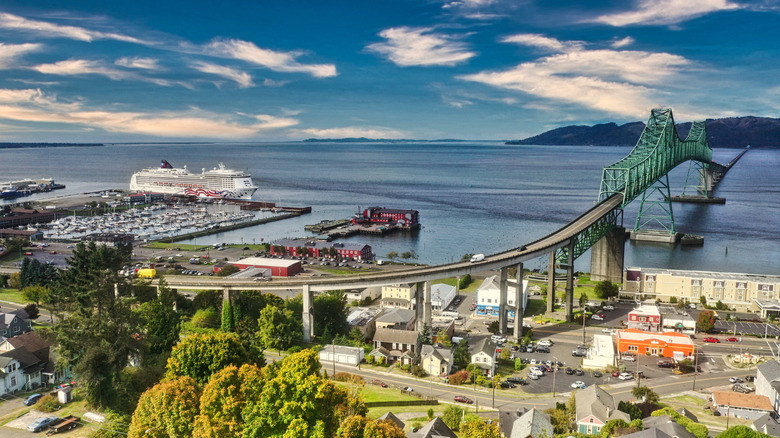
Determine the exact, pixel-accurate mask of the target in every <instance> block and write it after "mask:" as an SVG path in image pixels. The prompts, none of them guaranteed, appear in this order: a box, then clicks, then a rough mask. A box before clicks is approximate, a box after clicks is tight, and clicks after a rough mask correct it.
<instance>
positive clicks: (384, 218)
mask: <svg viewBox="0 0 780 438" xmlns="http://www.w3.org/2000/svg"><path fill="white" fill-rule="evenodd" d="M352 223H353V224H355V225H365V224H395V225H396V226H397V227H400V228H407V229H415V228H419V227H420V212H419V211H417V210H398V209H393V208H383V207H368V208H366V209H365V210H363V212H362V213H359V216H358V217H355V218H354V219H352Z"/></svg>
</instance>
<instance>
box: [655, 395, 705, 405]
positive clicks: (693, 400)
mask: <svg viewBox="0 0 780 438" xmlns="http://www.w3.org/2000/svg"><path fill="white" fill-rule="evenodd" d="M663 402H664V403H675V404H685V405H693V406H700V407H701V406H705V405H706V404H707V402H706V401H705V400H702V399H700V398H699V397H694V396H692V395H681V396H677V397H671V398H664V399H663Z"/></svg>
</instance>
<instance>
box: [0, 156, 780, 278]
mask: <svg viewBox="0 0 780 438" xmlns="http://www.w3.org/2000/svg"><path fill="white" fill-rule="evenodd" d="M629 151H630V148H625V147H553V146H505V145H502V144H498V143H442V144H432V143H422V144H417V143H403V144H373V143H372V144H354V143H349V144H339V143H324V144H319V143H280V144H218V145H215V144H208V145H132V146H130V145H120V146H105V147H94V148H77V147H72V148H71V147H68V148H50V149H2V150H0V181H7V180H10V179H16V178H25V177H53V178H54V179H55V181H57V182H59V183H63V184H66V185H67V189H65V190H63V191H58V192H54V193H51V194H45V195H36V197H48V196H57V195H62V194H66V193H80V192H85V191H95V190H104V189H107V188H125V189H126V188H127V186H128V183H129V180H130V175H131V174H132V173H133V172H135V171H137V170H139V169H141V168H144V167H152V166H157V165H158V164H159V162H160V159H167V160H168V161H170V162H171V163H172V164H173V165H174V166H177V167H178V166H183V165H185V164H186V165H188V167H189V168H190V169H192V170H193V171H198V170H199V169H201V168H203V167H206V168H210V167H214V166H216V165H217V164H218V163H219V162H224V163H225V164H226V165H227V166H228V167H233V168H241V169H246V170H248V171H249V172H251V173H252V175H253V176H254V178H255V180H256V182H257V184H258V185H259V186H260V189H259V190H258V191H257V192H256V193H255V195H254V198H255V199H256V200H263V201H269V202H275V203H277V204H279V205H285V206H312V207H313V212H312V214H310V215H306V216H303V217H300V218H295V219H290V220H285V221H281V222H277V223H273V224H266V225H262V226H258V227H254V228H248V229H243V230H237V231H233V232H229V233H223V234H217V235H214V236H210V237H204V238H200V239H198V240H197V241H196V243H200V244H207V243H215V242H222V241H224V242H235V243H241V242H243V243H251V242H255V243H259V242H261V241H271V240H274V239H278V238H290V237H297V236H306V235H307V234H308V233H306V232H305V231H304V230H303V226H304V225H305V224H309V223H315V222H318V221H320V220H321V219H338V218H345V217H348V216H351V215H352V214H354V213H355V212H357V211H358V209H359V208H365V207H369V206H380V207H392V208H402V209H416V210H419V211H420V218H421V221H422V223H423V229H422V230H421V231H420V232H419V233H417V234H414V235H408V234H396V235H390V236H386V237H382V238H372V237H368V236H354V237H352V238H350V239H347V241H354V242H365V243H368V244H370V245H371V246H372V247H373V248H374V252H375V253H376V254H378V255H379V256H383V255H385V254H387V253H388V252H389V251H396V252H398V253H402V252H405V251H409V250H414V251H415V252H416V253H417V254H418V256H419V259H418V261H420V262H424V263H431V264H434V263H443V262H449V261H451V260H457V259H459V258H460V256H461V255H462V254H464V253H486V254H489V253H493V252H498V251H501V250H505V249H508V248H512V247H517V246H519V245H522V244H523V243H526V242H529V241H532V240H535V239H538V238H539V237H542V236H544V235H546V234H548V233H550V232H551V231H553V230H555V229H557V228H559V227H560V226H561V225H563V224H564V223H566V222H568V221H570V220H571V219H573V218H575V217H576V216H578V215H579V214H581V213H582V212H584V211H585V210H586V209H588V208H590V207H591V206H592V205H593V202H594V200H595V199H596V198H597V197H598V189H599V183H600V181H601V169H602V168H603V167H604V166H607V165H609V164H611V163H613V162H614V161H617V160H618V159H619V158H621V157H623V156H624V155H625V154H627V153H628V152H629ZM737 153H739V151H738V150H733V149H718V150H715V152H714V155H715V160H716V161H718V162H727V161H729V160H730V159H731V158H732V157H733V156H735V155H736V154H737ZM778 165H780V152H778V151H762V150H751V151H750V152H748V153H747V154H746V155H745V156H744V157H743V158H742V160H741V161H740V162H739V163H738V164H737V165H736V166H735V167H734V168H733V169H732V170H731V171H730V172H729V174H728V175H727V176H726V178H725V179H724V180H723V181H722V182H721V184H720V185H719V187H718V189H717V191H716V195H717V196H723V197H726V198H727V202H726V204H725V205H683V204H675V205H674V214H675V220H676V224H677V229H678V230H679V231H682V232H689V233H694V234H701V235H704V236H705V244H704V246H703V247H685V248H682V247H679V246H678V247H676V248H670V247H668V246H666V245H656V244H647V243H641V244H633V243H631V244H627V246H626V265H627V266H644V267H659V268H663V267H668V268H680V269H701V270H712V271H730V272H752V273H765V274H780V260H778V255H780V250H778V244H779V243H780V236H779V235H778V230H780V203H779V202H778V201H780V194H779V193H778V190H779V189H778V187H780V173H778V172H777V171H776V170H777V169H778V167H779V166H778ZM686 169H687V164H684V165H682V166H680V167H679V168H678V169H675V171H674V172H673V174H672V175H671V184H672V186H673V194H674V193H679V192H680V190H681V188H682V184H683V181H684V178H685V173H686V172H685V171H686ZM638 208H639V200H635V201H634V202H633V203H632V204H631V205H629V206H628V207H627V208H626V211H625V221H624V223H625V225H626V226H627V227H633V224H634V219H635V215H636V212H637V210H638ZM546 263H547V262H546V260H541V259H540V260H535V261H532V262H530V263H529V264H528V265H527V266H528V267H530V268H540V269H546ZM577 269H578V270H582V271H589V270H590V254H589V253H586V254H585V255H583V256H582V257H581V258H580V259H578V260H577Z"/></svg>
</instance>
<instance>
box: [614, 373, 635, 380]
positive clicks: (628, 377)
mask: <svg viewBox="0 0 780 438" xmlns="http://www.w3.org/2000/svg"><path fill="white" fill-rule="evenodd" d="M633 378H634V376H632V375H631V373H620V375H619V376H618V379H620V380H631V379H633Z"/></svg>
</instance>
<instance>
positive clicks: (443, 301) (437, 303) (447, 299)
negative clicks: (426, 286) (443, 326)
mask: <svg viewBox="0 0 780 438" xmlns="http://www.w3.org/2000/svg"><path fill="white" fill-rule="evenodd" d="M456 296H458V291H457V290H456V289H455V286H450V285H449V284H444V283H437V284H434V285H431V309H432V310H433V311H434V312H441V311H442V310H444V309H446V308H447V306H449V305H450V303H451V302H452V300H454V299H455V297H456Z"/></svg>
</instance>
